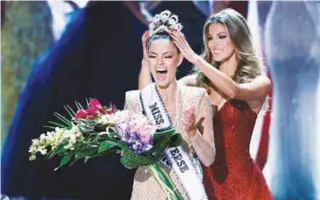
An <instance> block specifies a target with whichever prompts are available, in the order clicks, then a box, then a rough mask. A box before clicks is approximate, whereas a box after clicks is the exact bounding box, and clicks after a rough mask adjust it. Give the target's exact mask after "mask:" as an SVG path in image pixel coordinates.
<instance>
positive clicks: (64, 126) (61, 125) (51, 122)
mask: <svg viewBox="0 0 320 200" xmlns="http://www.w3.org/2000/svg"><path fill="white" fill-rule="evenodd" d="M48 123H50V124H53V125H56V126H58V127H60V128H68V127H69V126H66V125H63V124H59V123H57V122H53V121H48Z"/></svg>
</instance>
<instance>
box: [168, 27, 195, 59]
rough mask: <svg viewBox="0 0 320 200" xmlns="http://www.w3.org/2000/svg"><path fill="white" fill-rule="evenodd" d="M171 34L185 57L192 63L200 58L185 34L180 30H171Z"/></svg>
mask: <svg viewBox="0 0 320 200" xmlns="http://www.w3.org/2000/svg"><path fill="white" fill-rule="evenodd" d="M169 34H170V36H171V37H172V38H173V42H174V44H175V45H176V46H177V47H178V49H179V50H180V52H181V53H182V55H183V57H185V58H186V59H187V60H188V61H189V62H190V63H192V64H195V63H196V61H197V60H198V55H197V54H196V53H195V52H194V51H193V50H192V49H191V47H190V45H189V43H188V42H187V40H186V37H185V36H184V34H183V33H182V32H181V31H179V30H173V31H169Z"/></svg>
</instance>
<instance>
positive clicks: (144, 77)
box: [138, 60, 152, 90]
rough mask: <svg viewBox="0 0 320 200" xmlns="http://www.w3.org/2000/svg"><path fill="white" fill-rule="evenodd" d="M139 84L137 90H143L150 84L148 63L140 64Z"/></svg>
mask: <svg viewBox="0 0 320 200" xmlns="http://www.w3.org/2000/svg"><path fill="white" fill-rule="evenodd" d="M138 81H139V83H138V88H139V90H140V89H142V88H144V87H145V86H146V85H148V84H150V83H152V79H151V74H150V70H149V66H148V63H147V62H145V61H144V60H142V62H141V70H140V73H139V80H138Z"/></svg>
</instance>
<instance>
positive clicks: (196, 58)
mask: <svg viewBox="0 0 320 200" xmlns="http://www.w3.org/2000/svg"><path fill="white" fill-rule="evenodd" d="M201 59H202V58H201V57H200V56H199V55H197V54H196V53H194V55H193V56H192V64H193V65H194V66H198V65H199V64H200V63H201Z"/></svg>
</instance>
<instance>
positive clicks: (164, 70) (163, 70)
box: [157, 69, 167, 72]
mask: <svg viewBox="0 0 320 200" xmlns="http://www.w3.org/2000/svg"><path fill="white" fill-rule="evenodd" d="M166 71H167V70H166V69H157V72H166Z"/></svg>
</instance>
